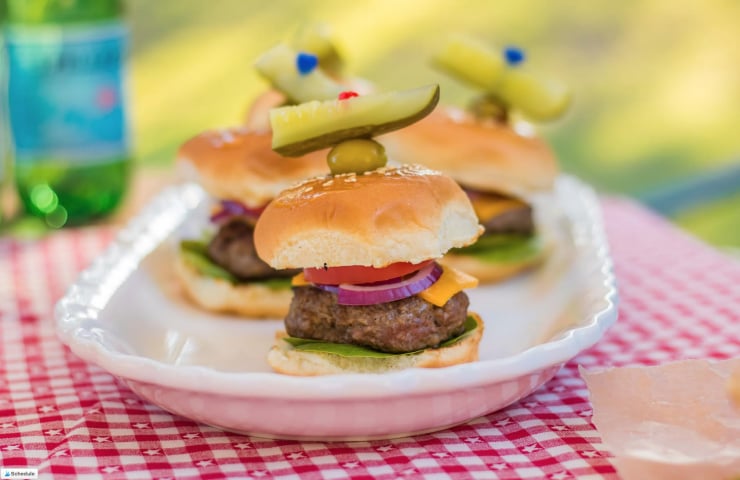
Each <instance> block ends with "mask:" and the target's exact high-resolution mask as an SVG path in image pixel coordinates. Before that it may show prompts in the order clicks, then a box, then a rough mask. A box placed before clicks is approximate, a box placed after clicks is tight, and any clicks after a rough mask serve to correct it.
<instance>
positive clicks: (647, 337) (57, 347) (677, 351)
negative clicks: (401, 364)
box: [0, 199, 740, 480]
mask: <svg viewBox="0 0 740 480" xmlns="http://www.w3.org/2000/svg"><path fill="white" fill-rule="evenodd" d="M604 211H605V216H606V222H607V227H608V232H609V238H610V241H611V246H612V253H613V256H614V260H615V264H616V273H617V278H618V282H619V287H620V296H621V304H620V318H619V320H618V322H617V324H616V325H615V326H614V327H613V328H612V329H611V330H610V331H609V332H608V333H607V334H606V336H605V337H604V338H603V339H602V340H601V341H600V342H599V343H598V344H597V345H596V346H595V347H593V348H591V349H590V350H588V351H586V352H583V353H582V354H581V355H579V356H578V357H576V358H575V359H573V360H572V361H570V362H569V363H568V364H567V365H566V366H565V367H564V368H563V369H562V370H561V371H560V372H559V373H558V374H557V375H556V376H555V378H554V379H553V380H551V381H550V382H548V383H547V384H546V385H544V386H543V387H542V388H540V389H539V390H537V391H536V392H535V393H534V394H532V395H530V396H529V397H527V398H525V399H523V400H522V401H520V402H517V403H515V404H513V405H511V406H510V407H509V408H506V409H505V410H502V411H499V412H496V413H493V414H491V415H488V416H486V417H484V418H479V419H476V420H473V421H471V422H469V423H468V424H466V425H463V426H460V427H456V428H453V429H450V430H445V431H441V432H438V433H433V434H428V435H422V436H418V437H414V438H405V439H400V440H392V441H373V442H359V443H328V444H324V443H300V442H293V441H277V440H267V439H261V438H252V437H244V436H239V435H235V434H230V433H224V432H221V431H219V430H216V429H214V428H211V427H206V426H203V425H199V424H197V423H194V422H192V421H189V420H187V419H184V418H181V417H176V416H173V415H171V414H169V413H167V412H165V411H163V410H161V409H159V408H158V407H155V406H153V405H151V404H147V403H145V402H143V401H141V400H139V399H138V398H137V397H136V396H135V395H134V394H133V393H132V392H131V391H130V390H128V389H127V388H126V387H124V386H122V385H121V384H120V383H119V382H118V381H117V380H116V379H115V378H113V377H112V376H111V375H109V374H107V373H106V372H105V371H103V370H101V369H100V368H98V367H96V366H93V365H88V364H86V363H84V362H82V361H81V360H80V359H78V358H76V357H75V356H74V355H73V354H71V353H70V352H69V350H68V349H66V348H65V347H64V346H63V345H61V344H60V342H59V341H58V340H57V338H56V336H55V332H54V325H53V319H52V308H53V305H54V302H55V300H56V299H58V298H59V297H60V296H61V295H62V294H63V293H64V289H65V287H66V285H68V283H69V282H70V281H71V280H72V279H73V278H74V277H75V275H76V273H77V272H78V271H79V270H80V269H81V268H83V267H84V266H85V265H86V264H87V263H88V262H89V261H90V260H91V259H92V258H93V257H94V256H95V255H96V254H97V253H98V252H100V251H101V249H103V248H104V247H105V245H106V243H107V242H108V241H109V240H110V238H111V235H112V231H111V230H109V229H88V230H80V231H69V232H61V233H58V234H55V235H53V236H50V237H48V238H46V239H45V240H42V241H38V242H33V243H22V242H18V241H14V240H8V239H4V240H0V348H1V349H2V350H1V351H0V466H2V467H6V468H7V467H22V466H28V467H37V468H39V469H40V476H41V477H42V478H55V479H56V478H62V479H64V478H79V479H98V478H101V479H150V478H155V479H165V478H177V479H184V478H203V479H217V478H255V479H260V478H268V479H269V478H275V479H296V478H309V479H310V478H317V479H318V478H322V479H341V478H380V479H395V478H421V477H425V478H430V479H445V478H453V479H457V478H501V479H510V478H533V479H535V478H536V479H540V478H549V479H553V480H555V479H569V478H593V479H599V478H617V475H616V473H615V470H614V468H613V467H612V466H611V464H610V459H609V453H608V451H606V450H605V447H604V445H603V444H602V443H601V440H600V437H599V433H598V432H597V431H596V430H595V428H594V426H593V424H592V423H591V407H590V404H589V401H588V392H587V390H586V388H585V386H584V383H583V381H582V380H581V378H580V376H579V375H578V370H577V368H578V365H583V366H585V367H586V368H592V367H597V366H606V365H627V364H656V363H661V362H666V361H670V360H677V359H682V358H714V359H723V358H728V357H733V356H739V355H740V334H739V331H738V330H739V327H738V319H739V318H740V264H738V262H736V261H735V260H732V259H731V258H729V257H728V256H724V255H722V254H720V253H718V252H717V251H715V250H713V249H712V248H710V247H708V246H706V245H704V244H702V243H700V242H698V241H697V240H695V239H693V238H691V237H689V236H688V235H686V234H684V233H681V232H680V231H678V230H676V229H675V228H674V227H672V226H671V225H670V224H668V223H667V222H666V221H664V220H662V219H660V218H658V217H657V216H654V215H653V214H651V213H649V212H647V211H646V210H644V209H643V208H642V207H640V206H638V205H636V204H634V203H632V202H630V201H627V200H622V199H608V200H605V201H604Z"/></svg>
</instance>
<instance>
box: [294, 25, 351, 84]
mask: <svg viewBox="0 0 740 480" xmlns="http://www.w3.org/2000/svg"><path fill="white" fill-rule="evenodd" d="M292 44H293V47H294V48H295V49H296V50H298V51H299V52H308V53H313V54H314V55H316V56H317V57H318V58H319V68H321V69H322V70H324V71H325V72H328V73H329V74H330V75H337V74H338V73H339V70H341V68H342V56H341V55H340V54H339V51H338V50H337V46H336V45H335V43H334V39H333V38H332V34H331V28H330V27H329V25H327V24H325V23H306V24H304V25H302V26H301V27H300V28H299V29H298V31H297V32H296V33H295V36H294V37H293V42H292Z"/></svg>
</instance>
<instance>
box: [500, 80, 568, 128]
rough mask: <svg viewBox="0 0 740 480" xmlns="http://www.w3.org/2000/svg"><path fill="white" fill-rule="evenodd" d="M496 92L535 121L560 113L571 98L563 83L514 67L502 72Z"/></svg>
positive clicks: (556, 116)
mask: <svg viewBox="0 0 740 480" xmlns="http://www.w3.org/2000/svg"><path fill="white" fill-rule="evenodd" d="M496 94H497V95H498V97H499V98H501V99H502V100H503V101H504V102H505V103H506V104H508V105H510V106H511V107H513V108H515V109H517V110H519V111H520V112H522V113H523V114H524V115H525V116H526V117H527V118H529V119H530V120H536V121H545V120H553V119H555V118H558V117H560V116H561V115H562V114H563V113H565V111H566V110H567V109H568V106H569V105H570V100H571V95H570V90H569V89H568V88H567V87H566V86H565V85H563V84H561V83H558V82H555V81H552V80H549V79H544V78H541V77H538V76H535V75H533V74H532V73H530V72H527V71H526V70H518V69H516V68H513V69H510V70H508V71H507V72H506V73H505V74H504V75H503V77H502V78H501V83H500V84H499V86H498V91H497V92H496Z"/></svg>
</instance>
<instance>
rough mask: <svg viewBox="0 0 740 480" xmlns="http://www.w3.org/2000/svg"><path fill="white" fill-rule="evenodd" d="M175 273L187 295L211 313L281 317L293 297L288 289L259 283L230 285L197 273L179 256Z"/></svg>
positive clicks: (286, 312) (285, 312) (224, 281)
mask: <svg viewBox="0 0 740 480" xmlns="http://www.w3.org/2000/svg"><path fill="white" fill-rule="evenodd" d="M175 272H176V273H177V277H178V278H179V279H180V283H181V284H182V286H183V289H184V290H185V293H186V294H187V296H188V297H189V298H190V299H191V300H192V301H193V302H195V303H196V304H198V305H200V306H201V307H203V308H205V309H206V310H210V311H213V312H222V313H236V314H238V315H245V316H248V317H254V318H277V317H281V318H282V317H284V316H285V315H287V314H288V308H290V301H291V299H292V298H293V291H292V290H291V289H285V290H276V289H273V288H269V287H266V286H264V285H260V284H259V283H240V284H238V285H234V284H232V283H230V282H228V281H226V280H222V279H220V278H213V277H207V276H205V275H201V274H199V273H198V272H197V271H196V270H195V269H193V268H192V267H190V266H188V265H187V264H186V263H185V262H183V260H182V258H179V257H178V259H177V261H176V263H175Z"/></svg>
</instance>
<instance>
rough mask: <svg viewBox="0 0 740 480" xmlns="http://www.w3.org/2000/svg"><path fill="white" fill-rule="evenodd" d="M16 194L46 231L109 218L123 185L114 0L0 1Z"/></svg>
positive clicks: (121, 37)
mask: <svg viewBox="0 0 740 480" xmlns="http://www.w3.org/2000/svg"><path fill="white" fill-rule="evenodd" d="M0 2H5V6H4V7H5V10H6V11H5V15H6V20H5V26H4V31H5V41H6V50H7V60H8V72H9V81H8V93H9V97H8V100H9V102H8V103H9V117H10V126H11V140H12V143H13V146H14V160H15V165H14V176H15V184H16V189H17V191H18V195H19V197H20V199H21V203H22V205H23V207H24V208H25V210H26V211H27V212H29V213H31V214H33V215H37V216H40V217H42V218H44V219H45V220H46V223H47V224H48V225H49V226H50V227H54V228H58V227H61V226H63V225H76V224H81V223H85V222H88V221H91V220H94V219H96V218H100V217H103V216H105V215H107V214H108V213H110V212H111V211H112V210H113V209H114V208H115V207H116V206H117V205H118V204H119V203H120V201H121V199H122V197H123V195H124V193H125V190H126V188H127V184H128V177H129V168H130V163H131V160H130V155H129V152H130V147H129V138H128V137H129V136H128V128H127V122H126V95H125V89H124V87H125V54H126V47H127V38H128V35H127V29H126V27H125V25H124V23H123V21H122V16H123V5H122V0H0Z"/></svg>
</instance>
